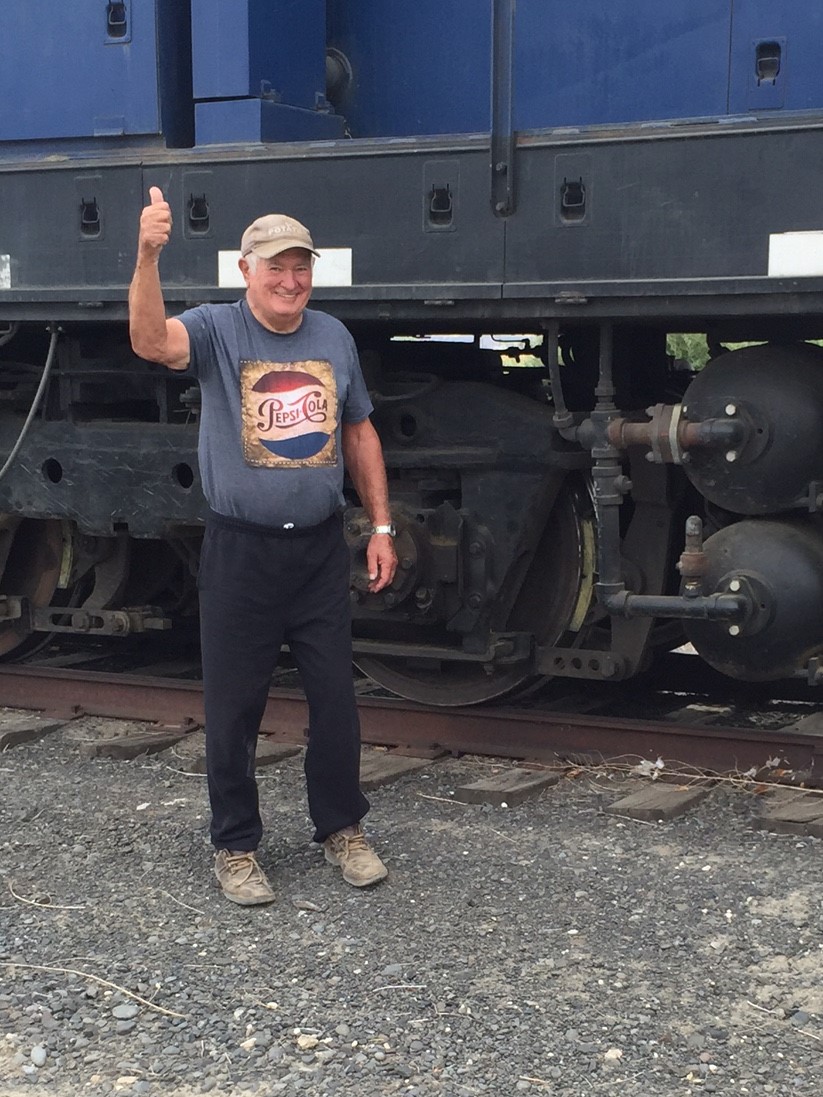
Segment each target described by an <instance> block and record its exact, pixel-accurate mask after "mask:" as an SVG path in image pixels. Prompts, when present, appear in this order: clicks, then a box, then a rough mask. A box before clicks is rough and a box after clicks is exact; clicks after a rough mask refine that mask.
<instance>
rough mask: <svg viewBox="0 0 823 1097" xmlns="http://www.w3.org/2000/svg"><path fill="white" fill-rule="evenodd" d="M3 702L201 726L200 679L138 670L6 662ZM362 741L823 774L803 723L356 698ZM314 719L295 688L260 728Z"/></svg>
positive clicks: (574, 759)
mask: <svg viewBox="0 0 823 1097" xmlns="http://www.w3.org/2000/svg"><path fill="white" fill-rule="evenodd" d="M0 705H3V706H5V707H7V708H17V709H28V710H36V711H39V712H43V713H45V714H48V715H57V716H60V717H62V718H65V719H71V718H74V717H77V716H82V715H90V716H105V717H113V718H119V719H128V720H140V721H147V722H150V723H162V724H167V725H168V724H172V725H183V724H187V723H188V724H191V725H200V726H202V725H203V723H204V719H205V716H204V711H203V693H202V687H201V684H200V683H199V682H188V681H181V680H169V679H165V678H156V677H148V676H139V675H120V674H112V673H104V672H83V671H76V670H64V669H49V668H44V667H25V666H17V665H14V666H12V665H6V666H2V667H0ZM359 711H360V721H361V728H362V738H363V742H364V743H367V744H370V745H373V746H381V747H386V748H389V749H400V750H405V751H408V752H411V753H413V752H418V753H429V752H432V753H436V752H440V751H444V752H447V753H452V754H481V755H488V756H492V757H497V758H507V759H514V760H523V761H533V762H538V763H543V764H555V765H556V764H558V762H566V763H569V764H579V763H581V762H586V763H593V764H599V763H608V762H611V763H615V762H617V761H619V760H621V759H622V760H633V761H635V762H636V761H638V760H649V761H656V760H657V759H658V758H662V759H663V761H664V764H665V765H666V768H667V769H668V770H670V771H671V770H672V769H676V766H675V765H674V763H677V765H679V766H681V767H688V768H689V769H692V770H695V771H698V772H700V773H716V774H735V773H736V774H745V773H756V774H757V775H758V776H761V777H765V776H768V775H770V774H774V772H775V771H780V772H782V773H783V774H785V775H788V776H789V778H790V779H791V780H794V781H803V782H805V783H808V784H816V783H818V780H819V775H820V774H821V773H823V720H821V722H820V730H819V731H818V730H817V729H816V727H815V724H814V721H812V722H810V721H809V720H808V719H807V720H804V721H803V724H802V725H799V726H798V725H792V726H790V727H787V728H781V729H777V730H775V729H769V730H758V729H751V728H740V727H715V726H705V725H703V726H701V725H697V724H688V725H684V724H679V723H675V722H671V723H667V722H665V721H661V720H652V721H643V720H631V719H625V718H613V717H602V716H593V715H581V714H576V713H558V712H554V711H548V712H547V711H540V710H538V709H534V710H527V709H518V708H509V707H506V708H503V707H490V706H485V707H480V708H429V707H425V706H422V705H415V704H411V703H409V702H405V701H400V700H389V699H378V698H373V697H365V698H360V699H359ZM307 722H308V715H307V709H306V701H305V698H304V697H303V695H302V694H300V693H298V692H296V691H290V690H280V689H273V690H272V691H271V692H270V694H269V700H268V704H267V707H266V711H265V715H264V717H263V721H262V725H261V731H262V732H263V733H264V734H266V735H268V736H271V737H272V738H273V739H275V740H277V741H279V742H282V743H302V742H303V741H304V739H305V735H306V728H307Z"/></svg>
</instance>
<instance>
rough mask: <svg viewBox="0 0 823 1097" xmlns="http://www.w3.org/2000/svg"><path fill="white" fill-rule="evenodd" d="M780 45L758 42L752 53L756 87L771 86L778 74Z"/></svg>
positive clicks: (777, 43)
mask: <svg viewBox="0 0 823 1097" xmlns="http://www.w3.org/2000/svg"><path fill="white" fill-rule="evenodd" d="M780 57H781V50H780V43H779V42H758V43H757V46H756V48H755V51H754V71H755V75H756V76H757V83H758V86H759V85H760V84H763V83H767V84H773V83H774V82H775V80H777V77H778V74H779V73H780Z"/></svg>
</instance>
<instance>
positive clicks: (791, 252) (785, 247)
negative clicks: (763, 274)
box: [769, 229, 823, 278]
mask: <svg viewBox="0 0 823 1097" xmlns="http://www.w3.org/2000/svg"><path fill="white" fill-rule="evenodd" d="M815 275H823V229H815V230H813V231H811V232H773V233H772V234H771V235H770V236H769V277H770V278H793V277H794V278H810V277H814V276H815Z"/></svg>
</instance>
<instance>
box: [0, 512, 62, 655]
mask: <svg viewBox="0 0 823 1097" xmlns="http://www.w3.org/2000/svg"><path fill="white" fill-rule="evenodd" d="M64 559H65V541H64V530H63V523H62V522H60V521H59V520H58V519H47V520H45V521H36V520H34V519H30V518H22V519H21V518H17V517H15V516H13V515H1V516H0V569H1V570H2V578H0V594H8V595H15V596H19V597H23V598H26V599H28V601H29V603H30V604H31V605H32V606H33V607H35V608H41V607H42V606H54V605H59V606H70V605H71V604H72V601H73V597H74V591H73V590H72V589H71V588H63V587H61V586H60V577H61V575H62V574H63V569H64ZM49 639H50V634H49V633H44V632H32V630H31V629H30V628H29V627H28V625H27V624H26V623H25V622H24V621H19V620H17V621H15V620H11V621H5V622H0V659H9V658H20V657H22V656H23V655H29V654H31V652H33V651H36V650H37V649H38V648H40V647H42V646H43V645H44V644H46V643H48V641H49Z"/></svg>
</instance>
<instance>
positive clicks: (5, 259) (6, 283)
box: [0, 255, 11, 289]
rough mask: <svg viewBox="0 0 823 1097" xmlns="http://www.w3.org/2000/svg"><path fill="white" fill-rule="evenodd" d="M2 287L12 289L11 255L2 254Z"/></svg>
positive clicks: (0, 269)
mask: <svg viewBox="0 0 823 1097" xmlns="http://www.w3.org/2000/svg"><path fill="white" fill-rule="evenodd" d="M0 289H11V256H10V255H0Z"/></svg>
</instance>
